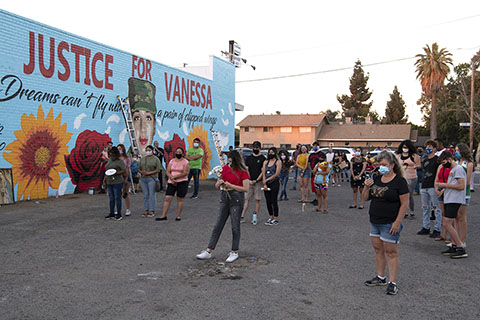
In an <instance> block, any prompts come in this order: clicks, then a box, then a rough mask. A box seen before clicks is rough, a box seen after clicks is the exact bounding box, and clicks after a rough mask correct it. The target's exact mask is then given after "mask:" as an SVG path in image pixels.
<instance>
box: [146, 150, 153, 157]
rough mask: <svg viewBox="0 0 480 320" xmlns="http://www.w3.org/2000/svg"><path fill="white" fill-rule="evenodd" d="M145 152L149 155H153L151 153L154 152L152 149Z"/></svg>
mask: <svg viewBox="0 0 480 320" xmlns="http://www.w3.org/2000/svg"><path fill="white" fill-rule="evenodd" d="M145 154H146V155H147V156H151V155H152V154H153V152H152V151H150V150H147V151H145Z"/></svg>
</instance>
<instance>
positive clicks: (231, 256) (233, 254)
mask: <svg viewBox="0 0 480 320" xmlns="http://www.w3.org/2000/svg"><path fill="white" fill-rule="evenodd" d="M237 259H238V253H237V252H230V253H229V254H228V258H227V260H225V262H228V263H230V262H233V261H235V260H237Z"/></svg>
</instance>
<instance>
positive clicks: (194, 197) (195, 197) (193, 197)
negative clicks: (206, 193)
mask: <svg viewBox="0 0 480 320" xmlns="http://www.w3.org/2000/svg"><path fill="white" fill-rule="evenodd" d="M190 199H198V196H191V197H190Z"/></svg>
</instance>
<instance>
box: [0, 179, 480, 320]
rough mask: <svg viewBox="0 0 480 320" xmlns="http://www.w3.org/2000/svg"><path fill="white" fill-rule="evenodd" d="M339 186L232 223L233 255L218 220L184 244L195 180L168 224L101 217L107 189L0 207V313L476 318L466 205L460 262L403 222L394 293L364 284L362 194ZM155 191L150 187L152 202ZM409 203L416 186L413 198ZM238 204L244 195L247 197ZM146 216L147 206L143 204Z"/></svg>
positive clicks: (209, 187)
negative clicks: (218, 232) (236, 229)
mask: <svg viewBox="0 0 480 320" xmlns="http://www.w3.org/2000/svg"><path fill="white" fill-rule="evenodd" d="M351 194H352V192H351V189H350V187H349V186H348V184H347V183H345V184H343V185H342V186H341V187H337V188H333V187H331V188H330V190H329V200H330V208H329V213H328V214H321V213H314V212H312V209H313V206H312V205H310V204H309V205H307V210H306V211H305V212H302V211H301V205H300V204H299V203H298V202H297V200H298V199H299V191H289V197H290V200H289V201H282V202H279V204H280V224H279V225H278V226H265V225H263V221H264V220H265V219H266V218H267V214H266V208H265V202H264V201H263V200H262V209H261V213H260V216H259V217H260V222H261V223H259V225H257V226H253V225H251V224H250V223H249V220H250V218H251V212H252V210H251V209H250V210H249V214H248V215H247V218H248V219H247V223H244V224H242V239H241V243H240V249H241V250H240V259H239V260H237V261H236V262H234V263H233V264H225V258H226V256H227V254H228V252H229V249H230V245H231V231H230V224H229V222H227V225H226V228H225V229H224V232H223V234H222V237H221V238H220V241H219V244H218V247H217V250H215V252H214V259H212V260H210V261H198V260H196V259H195V255H196V254H197V253H199V252H200V251H201V250H202V249H204V248H205V246H206V245H207V242H208V239H209V237H210V233H211V230H212V227H213V224H214V222H215V218H216V214H217V210H218V199H219V191H216V190H214V188H213V183H212V182H211V181H204V182H202V183H201V191H200V196H199V198H198V199H196V200H191V199H189V198H188V196H189V195H190V194H189V195H188V196H187V199H185V206H184V209H183V216H182V221H179V222H177V221H175V220H174V217H175V213H174V212H175V209H176V203H175V201H174V202H173V204H172V207H171V208H170V214H169V220H168V221H161V222H160V221H154V219H152V218H142V217H141V213H142V211H143V195H142V194H141V193H140V194H137V195H134V196H133V197H132V208H133V210H132V211H133V214H132V216H130V217H127V218H125V219H124V220H122V221H112V220H109V221H104V218H103V217H104V216H105V215H106V213H107V211H108V197H107V196H106V195H102V194H96V195H87V194H80V195H67V196H63V197H60V198H58V199H55V198H49V199H45V200H41V201H40V202H39V203H35V201H24V202H20V203H17V204H15V205H8V206H2V207H0V217H1V219H0V235H1V236H0V284H1V286H0V319H226V318H230V319H392V318H394V319H421V318H433V319H479V318H480V308H479V307H478V296H477V293H476V292H477V290H478V289H479V285H478V283H479V278H480V272H479V268H480V264H479V256H480V255H479V254H478V251H479V244H478V243H479V233H478V231H477V230H478V229H479V226H480V219H479V215H478V212H479V203H478V201H477V199H476V194H475V193H474V194H473V199H472V203H471V206H470V207H469V209H468V214H469V230H470V232H469V238H468V247H467V251H468V253H469V254H470V257H469V258H468V259H460V260H452V259H449V258H448V257H445V256H443V255H441V254H440V252H441V251H442V250H443V249H444V248H445V246H444V245H443V244H442V243H440V242H436V241H433V240H432V239H430V238H428V237H425V236H418V235H416V232H417V231H418V230H419V229H420V228H421V219H420V216H421V214H420V211H419V210H417V212H416V213H417V216H418V218H417V219H416V220H407V221H405V222H404V229H403V231H402V234H401V244H400V246H399V254H400V259H401V266H400V274H399V277H398V287H399V293H398V295H397V296H387V295H386V294H385V287H373V288H371V287H366V286H365V285H364V284H363V281H364V280H366V279H369V278H371V277H372V276H374V275H375V256H374V252H373V249H372V248H371V245H370V240H369V236H368V233H369V222H368V204H367V205H366V208H365V209H364V210H358V209H348V205H349V204H350V203H351ZM163 198H164V194H163V193H161V194H158V196H157V199H158V204H157V205H158V206H159V207H161V206H162V204H163ZM415 202H416V207H417V208H420V197H419V196H415ZM251 207H252V204H251ZM157 217H158V215H157Z"/></svg>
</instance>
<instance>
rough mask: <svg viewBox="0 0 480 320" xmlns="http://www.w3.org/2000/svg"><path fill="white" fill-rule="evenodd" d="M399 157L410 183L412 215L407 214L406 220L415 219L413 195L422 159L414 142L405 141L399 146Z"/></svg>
mask: <svg viewBox="0 0 480 320" xmlns="http://www.w3.org/2000/svg"><path fill="white" fill-rule="evenodd" d="M397 157H398V160H399V161H400V163H401V164H402V165H403V168H404V169H405V178H406V179H407V183H408V190H409V197H410V198H409V209H410V213H408V212H407V214H406V215H405V218H409V219H414V218H415V212H414V210H415V206H414V201H413V193H414V191H415V185H416V184H417V168H419V167H420V166H421V164H420V157H419V156H418V154H417V149H415V147H414V146H413V143H412V141H410V140H403V141H402V143H400V145H399V146H398V149H397Z"/></svg>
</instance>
